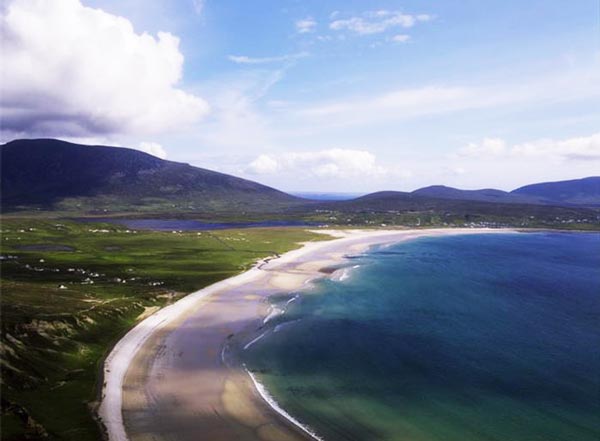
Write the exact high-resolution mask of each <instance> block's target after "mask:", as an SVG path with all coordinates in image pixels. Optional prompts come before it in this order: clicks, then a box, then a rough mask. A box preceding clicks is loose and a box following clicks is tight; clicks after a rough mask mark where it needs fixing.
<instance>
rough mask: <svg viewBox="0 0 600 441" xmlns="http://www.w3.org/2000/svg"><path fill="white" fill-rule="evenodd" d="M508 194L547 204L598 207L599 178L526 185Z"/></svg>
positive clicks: (599, 204) (599, 195)
mask: <svg viewBox="0 0 600 441" xmlns="http://www.w3.org/2000/svg"><path fill="white" fill-rule="evenodd" d="M510 194H511V195H518V196H527V197H533V198H538V199H540V200H543V201H545V202H547V203H555V204H570V205H592V206H600V176H593V177H589V178H583V179H573V180H570V181H558V182H543V183H540V184H532V185H526V186H524V187H520V188H517V189H516V190H513V191H512V192H511V193H510Z"/></svg>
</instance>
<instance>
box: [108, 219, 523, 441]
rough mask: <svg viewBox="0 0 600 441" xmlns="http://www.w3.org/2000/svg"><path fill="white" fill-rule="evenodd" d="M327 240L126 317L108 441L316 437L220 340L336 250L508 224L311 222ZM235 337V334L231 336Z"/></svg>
mask: <svg viewBox="0 0 600 441" xmlns="http://www.w3.org/2000/svg"><path fill="white" fill-rule="evenodd" d="M313 231H314V230H313ZM316 231H317V232H319V233H322V234H328V235H330V236H332V239H331V240H325V241H319V242H309V243H306V244H304V245H303V246H302V247H301V248H298V249H295V250H293V251H289V252H287V253H285V254H283V255H282V256H279V257H277V258H267V259H263V260H261V261H259V262H257V264H255V265H254V266H253V267H252V268H251V269H250V270H248V271H246V272H244V273H242V274H239V275H237V276H234V277H232V278H229V279H226V280H223V281H221V282H218V283H215V284H213V285H211V286H209V287H206V288H204V289H202V290H200V291H196V292H194V293H192V294H189V295H188V296H186V297H184V298H183V299H181V300H179V301H178V302H176V303H175V304H173V305H170V306H168V307H165V308H163V309H162V310H160V311H157V312H156V313H154V314H153V315H151V316H150V317H147V318H146V319H144V320H143V321H142V322H140V323H139V324H138V325H137V326H135V327H134V328H133V329H132V330H131V331H129V333H127V334H126V335H125V336H124V337H123V339H121V340H120V341H119V342H118V343H117V344H116V345H115V347H114V348H113V350H112V351H111V353H110V354H109V355H108V357H107V359H106V361H105V365H104V386H103V391H102V401H101V405H100V407H99V410H98V414H99V417H100V419H101V421H102V423H103V425H104V426H105V428H106V433H107V437H108V439H109V440H110V441H127V440H131V441H133V440H145V439H165V438H169V439H181V440H187V439H194V437H196V436H197V433H198V431H202V432H203V433H205V434H207V436H209V439H213V440H217V441H218V440H227V439H236V440H238V439H239V440H262V441H269V440H280V441H286V440H289V441H293V440H302V439H320V438H318V435H317V434H316V433H315V432H314V431H313V430H312V429H311V428H308V427H306V426H304V425H302V423H301V422H299V421H297V420H296V419H295V418H294V417H292V416H290V415H289V414H287V412H285V410H284V409H281V408H280V407H279V406H278V405H277V403H276V401H274V400H273V399H269V397H270V395H269V394H268V392H267V391H266V390H261V387H262V388H263V389H264V387H263V386H262V385H260V383H259V382H258V380H257V379H256V378H255V376H254V375H253V374H252V373H251V372H248V371H246V370H245V368H244V367H243V366H242V365H241V364H240V363H239V362H238V361H237V360H235V359H234V358H231V359H228V357H229V356H228V353H227V352H228V345H229V343H230V342H231V341H232V339H233V337H234V336H236V340H239V341H241V342H243V343H244V344H245V345H249V344H253V343H254V342H255V341H256V340H257V339H258V338H261V337H260V336H258V337H256V330H257V329H259V328H260V326H261V325H262V324H264V320H265V318H266V317H267V315H268V314H269V313H270V312H272V311H268V308H266V299H268V298H269V297H270V296H271V295H273V294H277V293H289V292H292V291H297V290H301V289H303V288H305V287H306V286H308V285H309V284H310V282H312V281H314V280H315V279H319V278H324V277H332V276H333V274H335V272H336V271H331V269H332V268H336V267H338V266H340V265H341V264H343V263H344V261H345V260H346V259H345V258H346V256H348V255H352V254H360V253H364V252H365V251H367V250H368V249H369V248H370V247H372V246H374V245H381V244H393V243H398V242H403V241H406V240H410V239H415V238H418V237H425V236H428V237H432V236H445V235H458V234H482V233H512V232H516V231H515V230H513V229H476V228H468V229H423V230H327V229H320V230H316ZM240 344H241V343H240Z"/></svg>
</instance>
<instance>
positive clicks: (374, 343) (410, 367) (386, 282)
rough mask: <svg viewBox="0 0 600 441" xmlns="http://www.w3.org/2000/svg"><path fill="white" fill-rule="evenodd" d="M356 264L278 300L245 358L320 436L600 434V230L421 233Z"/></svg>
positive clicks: (449, 439)
mask: <svg viewBox="0 0 600 441" xmlns="http://www.w3.org/2000/svg"><path fill="white" fill-rule="evenodd" d="M356 265H359V267H358V268H351V270H350V271H349V272H347V275H348V276H349V277H346V278H345V279H344V278H342V277H337V280H335V281H334V280H325V281H322V282H319V283H318V286H317V289H316V290H315V291H313V292H307V293H303V294H302V295H301V296H300V297H299V298H297V299H296V300H295V301H293V302H290V303H288V301H289V299H290V298H291V297H290V296H278V297H277V298H274V299H273V302H275V303H276V304H277V305H278V306H281V307H283V306H285V308H286V313H285V314H284V315H282V316H279V317H277V318H275V319H273V320H271V321H269V323H268V325H267V327H268V328H270V332H268V333H267V334H266V335H265V336H264V337H263V338H261V339H260V340H258V341H256V342H255V343H254V344H252V345H250V346H249V347H248V349H247V350H246V351H244V358H245V362H246V364H247V366H248V367H249V369H250V370H251V371H253V372H255V373H257V374H258V378H259V379H260V380H261V381H262V382H264V384H265V385H266V386H267V387H268V389H269V390H270V392H271V394H272V395H273V396H274V398H275V399H276V400H277V402H278V403H279V404H280V405H281V406H282V407H283V408H284V409H285V410H287V411H288V412H289V413H291V414H292V415H294V416H295V417H296V418H297V419H298V420H300V421H301V422H302V423H304V424H306V425H308V426H310V427H311V428H312V429H314V430H315V431H316V432H317V433H318V434H319V435H320V436H322V437H323V438H325V439H326V440H427V441H429V440H440V441H441V440H444V441H453V440H456V441H468V440H511V441H517V440H523V441H529V440H548V441H549V440H565V441H567V440H568V441H572V440H578V441H585V440H598V439H599V437H600V404H599V401H598V393H599V391H600V374H599V373H600V356H599V355H598V354H599V352H598V351H599V349H598V348H600V235H599V234H575V233H533V234H502V235H473V236H449V237H436V238H421V239H417V240H414V241H411V242H406V243H402V244H398V245H394V246H391V247H386V248H384V249H382V248H380V249H379V250H373V251H372V252H370V253H367V254H366V255H363V256H360V257H358V258H355V259H352V261H351V262H350V267H354V266H356ZM342 279H343V280H342ZM288 322H292V323H289V324H287V325H283V326H282V324H284V323H288ZM263 331H264V329H263ZM275 331H276V332H275Z"/></svg>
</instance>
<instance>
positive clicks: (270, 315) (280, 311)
mask: <svg viewBox="0 0 600 441" xmlns="http://www.w3.org/2000/svg"><path fill="white" fill-rule="evenodd" d="M284 312H285V311H284V310H283V309H281V308H278V307H277V306H271V310H270V311H269V313H268V314H267V316H266V317H265V318H264V319H263V324H265V323H267V322H268V321H269V320H272V319H274V318H275V317H278V316H280V315H281V314H283V313H284Z"/></svg>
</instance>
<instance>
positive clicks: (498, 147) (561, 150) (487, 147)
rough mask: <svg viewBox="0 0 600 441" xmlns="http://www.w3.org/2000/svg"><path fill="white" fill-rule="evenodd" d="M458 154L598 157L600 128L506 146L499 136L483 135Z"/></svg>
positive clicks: (549, 158)
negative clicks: (588, 131) (576, 135)
mask: <svg viewBox="0 0 600 441" xmlns="http://www.w3.org/2000/svg"><path fill="white" fill-rule="evenodd" d="M457 156H459V157H467V158H482V159H494V158H506V159H514V160H534V161H540V160H542V161H544V160H545V161H558V162H562V161H600V132H598V133H594V134H593V135H590V136H580V137H575V138H567V139H560V140H555V139H549V138H546V139H538V140H534V141H528V142H524V143H520V144H515V145H512V146H510V147H509V146H508V145H507V143H506V142H505V141H504V140H502V139H499V138H485V139H484V140H483V141H482V142H480V143H470V144H468V145H467V146H465V147H463V148H462V149H460V150H459V151H458V155H457Z"/></svg>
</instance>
